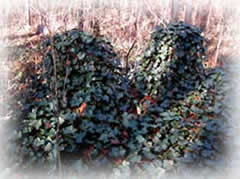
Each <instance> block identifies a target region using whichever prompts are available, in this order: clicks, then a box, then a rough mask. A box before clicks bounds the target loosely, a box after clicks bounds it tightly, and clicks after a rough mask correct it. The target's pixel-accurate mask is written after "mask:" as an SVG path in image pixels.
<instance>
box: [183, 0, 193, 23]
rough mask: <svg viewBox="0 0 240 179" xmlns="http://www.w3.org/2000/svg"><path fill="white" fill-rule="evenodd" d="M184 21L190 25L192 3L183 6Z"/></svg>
mask: <svg viewBox="0 0 240 179" xmlns="http://www.w3.org/2000/svg"><path fill="white" fill-rule="evenodd" d="M184 16H185V17H184V21H185V22H186V23H188V24H191V23H192V22H191V17H192V1H190V2H189V3H187V4H185V14H184Z"/></svg>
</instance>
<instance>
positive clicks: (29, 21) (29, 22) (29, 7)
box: [26, 0, 32, 27]
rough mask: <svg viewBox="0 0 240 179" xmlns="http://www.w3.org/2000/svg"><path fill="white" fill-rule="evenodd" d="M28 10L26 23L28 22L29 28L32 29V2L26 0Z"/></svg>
mask: <svg viewBox="0 0 240 179" xmlns="http://www.w3.org/2000/svg"><path fill="white" fill-rule="evenodd" d="M26 9H27V11H26V12H27V13H26V21H27V24H28V26H29V27H30V26H31V25H32V22H31V6H30V0H26Z"/></svg>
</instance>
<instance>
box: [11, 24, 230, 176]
mask: <svg viewBox="0 0 240 179" xmlns="http://www.w3.org/2000/svg"><path fill="white" fill-rule="evenodd" d="M31 53H32V54H36V53H37V57H38V58H37V59H36V58H35V60H34V61H33V60H29V59H31V58H34V55H32V54H31ZM40 56H42V57H43V60H40V59H39V57H40ZM21 57H22V61H17V62H13V63H18V65H17V68H15V69H13V74H12V77H13V78H12V82H11V83H12V84H14V86H13V88H12V89H11V91H10V92H11V94H12V97H13V98H14V100H13V101H12V103H13V104H11V105H12V109H14V113H13V114H14V115H13V116H12V120H11V121H14V123H15V132H16V133H15V134H16V135H13V138H12V141H13V143H14V144H15V146H16V151H15V153H16V154H19V153H20V154H21V155H19V156H17V157H16V159H17V161H18V163H19V164H21V166H22V168H26V169H34V168H35V167H37V168H43V169H44V168H45V169H47V170H49V171H50V170H55V166H56V162H57V154H58V152H60V154H61V157H62V161H61V162H62V164H63V165H64V164H66V165H68V166H69V165H70V166H72V167H73V169H74V166H76V165H79V166H80V164H79V162H80V163H81V165H83V168H84V166H86V167H90V168H91V169H95V170H96V169H99V170H101V169H102V170H110V171H116V170H115V169H114V168H116V167H118V168H121V167H124V166H125V167H127V168H128V169H129V171H131V172H130V175H134V173H136V171H138V172H140V171H147V170H148V168H149V167H150V168H151V166H157V167H160V168H162V169H163V170H171V171H172V170H176V168H178V167H179V166H180V165H181V166H182V165H184V166H186V167H192V168H194V167H213V168H214V167H216V166H217V163H218V161H219V160H218V157H219V156H221V155H222V154H223V153H224V152H225V146H224V144H223V140H224V138H225V130H226V127H227V125H228V123H227V119H226V115H225V113H224V112H225V111H224V108H225V106H224V104H223V101H224V98H225V95H226V89H227V88H226V87H225V86H226V80H225V79H224V78H225V72H224V70H222V69H221V68H215V69H210V68H204V65H203V64H204V63H203V62H204V60H205V59H206V48H205V39H204V37H203V36H202V35H201V31H200V30H199V29H198V28H197V27H194V26H190V25H187V24H184V23H182V22H180V23H174V24H168V25H167V26H166V27H161V26H158V27H157V28H156V29H155V32H154V33H153V34H152V37H151V39H150V42H149V46H148V48H147V49H146V50H145V53H144V55H142V57H141V59H140V60H139V61H138V62H137V63H138V64H139V65H138V66H136V68H134V69H131V70H130V72H129V73H128V74H127V75H125V74H124V73H123V71H124V69H123V68H122V65H121V63H120V59H119V58H118V55H117V54H116V53H115V52H114V48H113V46H112V45H111V43H110V42H108V41H106V40H105V39H104V38H103V37H98V36H93V35H91V34H87V33H85V32H81V31H78V30H77V29H73V30H70V31H67V32H64V33H61V34H56V35H54V36H53V37H49V38H47V39H46V40H45V41H43V42H41V44H39V47H38V48H37V49H32V52H31V51H30V52H29V53H25V52H24V53H23V55H22V56H21ZM19 64H22V65H19ZM103 166H104V167H103ZM70 168H71V167H70ZM119 170H121V169H119ZM76 172H78V173H79V172H80V171H79V168H78V169H77V171H76ZM140 173H141V172H140Z"/></svg>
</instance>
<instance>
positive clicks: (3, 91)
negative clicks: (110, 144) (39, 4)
mask: <svg viewBox="0 0 240 179" xmlns="http://www.w3.org/2000/svg"><path fill="white" fill-rule="evenodd" d="M25 1H27V0H25ZM70 1H71V0H69V2H70ZM82 1H86V0H82ZM125 1H126V0H125ZM127 1H130V0H127ZM161 1H163V0H159V3H161ZM189 1H190V0H189ZM193 1H194V0H193ZM203 1H206V0H203ZM58 2H59V1H58ZM214 2H215V3H218V4H219V5H220V3H221V1H220V0H216V1H214ZM21 3H24V1H23V0H21V1H20V0H12V1H11V2H10V1H4V0H1V1H0V10H1V11H2V12H1V16H0V18H1V19H0V22H1V21H2V20H3V18H6V17H7V11H4V10H3V9H8V8H12V7H11V4H15V5H16V4H19V5H20V4H21ZM228 5H229V6H235V7H236V6H237V7H238V9H239V11H240V2H238V1H237V0H229V1H228ZM233 13H238V14H240V13H239V12H233ZM239 19H240V17H238V19H236V21H235V23H238V24H240V20H239ZM238 27H239V26H238ZM230 28H231V27H230ZM237 32H238V33H237V35H239V34H240V29H237ZM0 33H1V36H4V35H7V33H8V29H7V27H6V26H4V25H3V26H1V27H0ZM232 38H235V36H233V37H232ZM7 44H8V41H7V39H5V40H3V39H2V38H1V39H0V123H1V126H0V135H1V136H0V142H1V143H0V144H1V148H2V149H4V147H5V145H4V143H5V142H7V141H6V140H4V139H7V138H8V137H7V136H5V135H11V131H10V130H11V129H10V128H9V129H6V128H5V127H4V126H5V121H6V120H7V119H8V115H9V114H8V112H9V111H8V106H7V105H6V100H9V98H8V91H7V89H8V66H7V60H8V51H7V48H6V47H7ZM237 50H238V51H239V50H240V49H237ZM231 61H233V65H231V66H230V71H231V81H232V82H231V83H232V86H233V93H232V94H231V95H229V96H230V97H229V98H230V101H231V106H232V115H231V119H230V120H231V122H232V123H233V126H234V131H233V133H234V138H233V139H232V141H230V142H229V144H228V148H229V153H230V155H229V156H228V160H229V161H228V162H229V165H228V167H227V170H226V171H227V173H225V175H222V174H220V175H219V174H217V173H213V175H212V176H209V177H208V178H209V179H210V178H216V179H218V178H227V179H235V178H236V179H237V178H240V172H239V169H240V119H239V116H240V107H239V106H240V92H239V91H240V83H239V82H240V59H239V57H238V56H233V57H232V60H231ZM232 146H239V148H235V147H234V149H233V147H232ZM5 151H6V150H0V178H6V177H5V176H4V174H5V173H8V172H11V169H10V168H8V167H9V166H7V164H6V163H5V161H4V160H3V158H6V153H5ZM9 157H11V156H9ZM6 176H7V175H6ZM86 177H87V176H83V178H86ZM193 177H195V178H198V173H194V174H192V175H191V176H189V178H193ZM70 178H71V177H70ZM139 178H141V177H139ZM176 178H181V176H176Z"/></svg>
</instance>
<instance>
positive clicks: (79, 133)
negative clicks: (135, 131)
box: [19, 30, 131, 163]
mask: <svg viewBox="0 0 240 179" xmlns="http://www.w3.org/2000/svg"><path fill="white" fill-rule="evenodd" d="M53 44H54V54H55V55H54V56H55V59H56V74H57V79H56V80H55V75H54V58H53V53H52V50H51V47H50V43H46V45H49V48H50V50H49V52H47V54H46V55H45V57H44V61H43V69H42V73H40V74H39V75H38V76H37V77H35V79H34V80H35V81H33V82H32V83H31V85H30V86H29V87H30V89H31V90H32V91H31V92H30V94H29V96H31V97H29V98H30V99H29V100H28V103H25V104H24V105H25V106H24V108H25V110H24V111H23V113H25V114H26V116H25V118H24V120H23V123H24V124H25V125H24V126H23V128H21V129H20V130H19V134H20V139H19V140H20V143H21V144H22V150H23V151H24V154H26V157H27V159H26V160H27V161H28V160H31V161H32V162H38V163H41V162H45V161H55V154H56V148H55V147H56V129H57V118H58V116H59V120H60V123H61V125H60V136H59V144H60V148H61V151H63V152H78V151H80V149H85V148H89V147H93V148H94V149H95V150H96V152H98V153H99V154H100V152H101V151H102V150H103V149H104V148H108V147H110V146H111V145H112V144H113V143H114V142H113V141H117V140H120V136H121V133H120V131H119V128H120V126H121V124H120V123H121V114H122V113H123V112H126V111H127V110H128V108H129V107H130V102H131V101H129V97H128V93H127V85H126V82H125V81H126V80H125V79H124V78H123V77H122V76H121V74H120V70H121V68H120V63H119V61H118V58H117V56H116V54H115V53H114V52H113V49H112V46H111V45H110V43H108V42H106V41H104V40H103V39H101V38H95V37H93V36H91V35H89V34H87V33H84V32H80V31H78V30H71V31H68V32H66V33H63V34H57V35H55V36H54V37H53ZM55 81H56V82H57V98H55V92H56V91H55ZM57 101H58V104H57ZM111 141H112V142H111ZM28 162H29V161H28Z"/></svg>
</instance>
